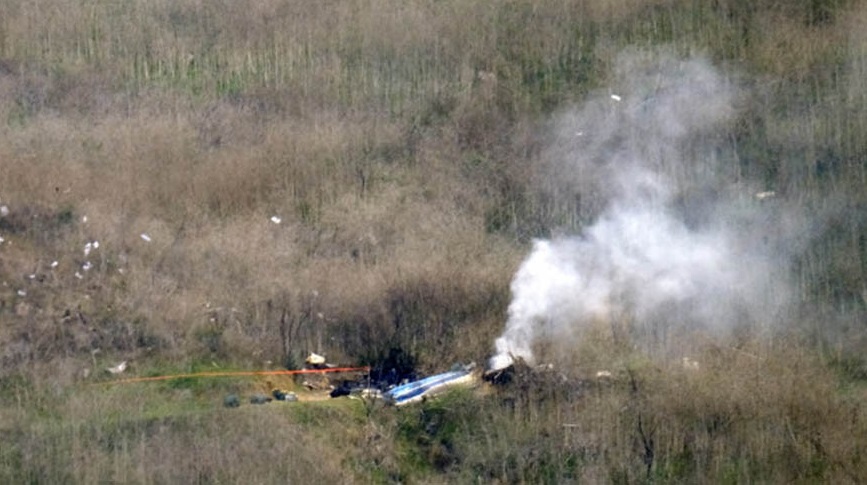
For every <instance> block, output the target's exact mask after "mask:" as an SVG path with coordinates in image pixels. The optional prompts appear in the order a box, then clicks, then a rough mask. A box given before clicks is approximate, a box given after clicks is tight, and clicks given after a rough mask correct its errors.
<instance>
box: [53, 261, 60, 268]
mask: <svg viewBox="0 0 867 485" xmlns="http://www.w3.org/2000/svg"><path fill="white" fill-rule="evenodd" d="M58 264H60V263H58V262H57V261H52V262H51V267H52V268H56V267H57V265H58Z"/></svg>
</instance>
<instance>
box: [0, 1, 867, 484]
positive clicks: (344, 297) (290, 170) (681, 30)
mask: <svg viewBox="0 0 867 485" xmlns="http://www.w3.org/2000/svg"><path fill="white" fill-rule="evenodd" d="M865 25H867V3H865V2H864V1H861V0H810V1H800V2H779V1H765V0H756V1H741V0H715V1H709V2H696V1H689V0H618V1H610V0H569V1H561V2H553V1H529V0H510V1H498V2H488V1H476V0H471V1H458V0H443V1H437V2H429V1H420V0H419V1H417V0H409V1H407V0H404V1H397V0H367V1H356V0H351V1H342V2H330V1H324V2H307V1H292V0H289V1H277V0H265V1H256V2H250V1H236V2H194V1H188V0H180V1H174V2H168V1H154V2H140V1H116V0H108V1H90V0H87V1H71V0H44V1H40V2H32V1H23V0H0V209H2V210H0V238H2V239H0V434H2V435H6V436H11V437H12V441H13V442H14V446H12V447H5V446H4V447H3V448H2V450H0V481H3V482H10V483H11V482H21V481H28V482H48V483H51V482H93V481H128V482H166V481H168V482H197V483H198V482H201V483H204V482H212V481H213V482H221V481H222V482H226V481H229V482H231V481H236V480H242V479H251V480H252V481H255V482H263V483H265V482H272V481H281V480H285V479H286V478H287V477H288V478H290V479H292V480H296V481H300V480H303V479H309V478H314V479H315V478H322V479H324V480H326V481H328V482H339V481H342V482H352V481H360V482H365V483H368V482H371V481H374V482H405V481H419V482H425V481H430V482H439V481H457V482H490V481H499V482H500V483H503V482H509V483H524V482H531V483H538V482H542V483H563V482H570V481H572V482H582V481H583V482H591V483H593V482H609V481H610V482H621V483H625V482H646V483H649V482H666V481H672V482H684V481H685V482H724V483H740V482H753V481H759V482H785V483H791V482H804V481H807V482H811V481H833V482H847V481H848V482H857V481H859V480H860V479H862V477H864V476H867V465H865V464H864V463H863V460H862V459H861V455H862V454H863V452H864V449H863V447H864V443H867V425H865V412H867V408H865V407H864V405H863V402H864V398H865V397H867V360H865V358H864V355H867V354H865V351H867V339H865V336H867V328H865V322H867V190H865V188H867V81H865V80H867V34H865V29H864V26H865ZM623 52H633V53H635V55H636V56H638V57H641V58H642V59H645V60H647V59H651V61H652V59H653V58H654V56H656V55H658V53H659V52H665V53H666V54H665V56H666V58H674V59H691V58H701V59H705V60H706V61H707V62H708V63H709V64H711V65H713V66H714V67H715V68H717V69H718V70H719V71H720V72H721V73H723V75H724V77H725V79H726V81H727V82H728V83H731V85H733V86H737V92H738V95H737V96H735V97H734V99H733V103H732V104H733V106H732V107H731V109H732V113H733V114H732V116H731V117H730V118H729V119H728V120H727V121H726V122H725V123H724V124H723V126H722V127H720V128H719V129H715V130H713V131H712V132H709V133H702V134H700V135H696V139H695V140H693V139H690V140H689V142H690V143H695V144H701V146H702V147H710V149H709V150H707V151H702V152H701V153H702V157H703V158H701V159H697V160H695V161H694V167H696V168H695V170H696V173H697V172H702V173H704V174H706V173H708V172H712V173H713V174H714V177H713V180H714V182H713V183H707V182H706V180H707V178H705V177H703V176H702V177H699V176H697V175H695V174H694V173H692V172H690V171H684V172H677V173H674V172H675V171H674V170H672V173H669V174H668V175H670V176H672V177H674V178H676V179H677V181H678V187H679V193H678V194H677V196H676V197H675V200H676V202H675V204H674V209H673V210H674V211H675V212H677V214H678V216H679V217H681V218H682V219H683V220H684V221H686V224H687V225H688V226H690V227H691V226H696V227H699V226H701V225H702V224H703V223H704V221H705V220H706V218H707V217H708V215H707V213H706V212H705V211H704V208H705V207H709V206H710V205H711V204H710V203H711V202H712V201H714V200H716V199H718V198H721V197H723V196H725V197H732V193H736V194H740V195H738V196H736V197H734V198H735V199H737V200H742V201H744V200H745V201H747V202H748V203H750V204H754V205H756V206H757V207H759V209H758V210H764V211H767V216H766V217H767V224H764V225H763V223H762V220H761V219H760V218H752V219H749V220H744V221H741V220H737V219H735V218H733V219H732V225H735V226H736V225H737V224H742V226H743V227H741V229H742V233H743V234H755V240H754V241H752V242H751V244H755V245H757V246H761V247H763V248H764V249H763V251H765V252H767V253H769V254H779V255H785V256H786V261H787V266H786V273H787V274H790V275H791V276H792V281H793V286H794V288H793V298H792V300H793V301H792V303H791V304H790V305H789V306H788V307H787V314H786V323H785V324H784V325H780V326H776V327H774V328H773V329H771V331H770V332H768V333H769V334H770V335H767V334H761V335H759V334H758V333H757V334H751V333H749V332H746V333H737V334H735V335H734V336H731V337H726V339H724V340H715V339H712V338H708V339H707V340H701V341H700V342H699V343H696V344H694V345H693V348H694V349H697V350H695V353H694V354H691V357H693V358H695V359H696V360H697V361H698V362H699V363H700V367H699V368H691V367H688V366H684V365H681V364H682V362H681V360H680V357H679V356H678V357H677V358H675V359H667V360H666V359H661V360H660V359H654V358H651V357H650V356H648V355H646V354H645V353H643V352H642V351H641V350H639V349H640V348H641V345H639V344H638V343H636V342H634V341H632V340H631V337H634V336H635V335H637V331H634V329H632V327H631V326H637V325H639V324H640V323H641V322H634V321H632V320H631V319H630V317H629V316H628V315H619V316H617V321H614V322H607V323H605V324H602V325H601V326H600V327H599V328H595V327H594V329H593V330H592V331H591V332H589V333H588V335H587V336H586V338H584V339H583V340H582V343H581V344H580V345H577V346H576V348H575V349H574V354H570V355H568V356H562V355H560V356H558V357H557V359H555V360H557V362H556V364H557V365H555V366H554V367H553V369H547V370H541V371H540V370H533V369H530V368H529V367H528V368H526V369H518V370H517V371H516V372H515V373H514V374H513V375H511V377H510V378H509V379H507V382H503V383H501V384H500V385H498V386H494V387H493V388H489V387H484V390H482V391H478V390H477V391H473V392H470V391H466V392H464V391H459V392H455V393H452V394H449V395H447V396H445V397H444V398H442V399H437V400H432V401H430V402H425V403H423V404H421V405H419V406H417V407H412V408H407V409H402V410H400V411H399V412H398V411H394V410H388V409H386V410H380V409H374V408H372V407H371V408H365V409H364V412H361V413H359V412H357V411H358V410H357V409H355V408H346V409H344V408H341V407H339V405H336V406H334V407H329V406H322V407H318V408H317V407H311V408H309V409H305V408H301V407H299V408H298V409H297V410H294V411H291V412H290V413H281V412H276V411H270V410H269V411H263V413H264V414H263V415H260V416H254V415H251V414H249V413H248V414H241V413H236V414H231V412H230V411H227V410H222V409H218V410H217V411H212V410H210V408H208V406H210V404H211V401H209V400H208V399H210V398H209V397H208V392H217V393H219V392H222V391H226V390H229V391H232V392H235V391H237V386H240V384H237V385H236V384H235V383H232V384H226V385H222V384H193V383H190V382H187V381H184V382H182V383H180V384H178V385H176V386H174V387H172V386H168V385H167V386H163V387H158V388H153V390H152V391H149V390H148V389H150V388H146V387H141V388H135V389H133V388H130V389H127V390H121V389H115V390H111V391H105V392H103V390H104V389H105V388H102V387H97V386H93V383H94V382H96V381H100V380H105V379H107V378H108V377H109V375H108V374H107V372H106V368H108V367H110V366H114V365H116V364H117V363H118V362H121V361H129V362H130V368H131V370H130V371H128V372H133V373H136V375H157V374H160V373H166V372H174V371H184V372H189V371H197V370H202V369H213V368H217V367H219V368H221V369H259V368H265V367H269V368H297V367H300V366H301V365H302V363H303V360H304V357H305V356H306V355H308V354H309V353H310V352H317V353H321V354H324V355H327V356H328V358H329V360H330V361H333V362H340V363H345V364H347V365H370V366H372V368H373V373H374V374H376V379H378V380H388V379H393V380H395V381H396V382H399V381H400V380H402V379H406V378H411V377H414V376H422V375H429V374H432V373H436V372H441V371H444V370H445V369H447V368H448V367H449V366H451V365H452V364H453V363H455V362H464V363H465V362H470V361H476V362H479V363H482V362H484V361H485V359H486V358H487V357H489V356H490V354H491V353H492V351H493V342H494V340H495V339H496V337H497V336H498V335H499V334H500V332H501V331H502V330H503V325H504V321H505V319H506V312H507V307H508V305H509V301H510V296H511V294H510V286H509V285H510V281H511V278H512V276H513V274H514V273H515V270H516V269H517V268H518V267H519V265H520V263H521V261H522V259H523V258H524V257H525V256H526V254H527V252H528V250H529V248H530V244H531V241H532V240H533V239H535V238H547V237H552V236H557V235H561V234H578V233H580V231H581V230H582V229H584V228H586V227H587V226H588V225H590V224H591V223H592V222H593V221H594V220H595V218H597V217H598V216H599V215H600V213H601V212H602V210H603V206H604V205H605V203H604V201H605V194H604V193H601V192H599V191H596V190H595V189H593V190H590V189H588V190H584V188H585V187H591V185H589V183H588V185H586V186H585V185H582V184H581V183H578V184H573V183H565V182H564V181H563V180H561V179H566V178H569V177H566V176H564V177H560V176H558V174H552V173H551V171H550V167H551V164H550V159H551V158H552V157H555V156H559V155H557V150H559V149H560V148H561V147H557V143H558V140H559V138H558V136H557V135H555V133H556V132H557V130H558V129H559V127H558V124H557V123H558V121H557V120H560V119H561V118H563V117H565V116H568V113H570V112H574V111H575V109H576V107H578V106H581V105H583V104H585V103H589V102H595V101H594V100H599V99H605V100H609V101H610V99H609V97H610V96H611V95H612V94H616V95H620V96H623V97H624V98H626V97H628V96H631V95H634V96H639V95H640V96H648V99H650V98H651V97H652V96H651V95H652V94H653V89H654V88H653V86H644V87H643V88H644V89H646V90H645V92H643V93H640V94H637V93H635V92H630V91H628V90H624V89H625V88H628V87H630V86H631V85H630V84H629V82H628V80H626V81H624V80H622V79H620V78H618V71H617V70H618V64H617V62H616V59H618V56H619V55H620V54H621V53H623ZM642 56H644V57H642ZM648 69H651V68H648ZM645 74H646V73H645ZM695 109H696V110H701V109H702V106H695ZM696 153H698V152H696ZM666 168H667V167H662V168H661V169H662V170H665V169H666ZM760 193H766V194H772V195H769V196H768V198H767V199H766V200H762V201H760V203H759V202H756V194H760ZM789 221H792V222H791V223H789ZM803 221H808V223H806V224H804V223H802V222H803ZM759 226H762V227H759ZM769 227H774V228H777V229H778V230H779V231H780V232H781V233H784V234H785V238H781V237H776V238H765V237H763V234H766V233H767V231H768V230H769V229H768V228H769ZM795 227H797V230H793V229H792V228H795ZM780 241H784V243H781V242H780ZM648 333H651V332H648ZM601 371H604V372H603V373H602V374H600V373H599V372H601ZM395 375H397V376H398V377H395ZM233 386H236V387H233ZM150 393H152V394H150ZM216 402H219V401H218V400H217V401H216ZM203 403H206V404H205V406H204V407H205V408H206V409H207V410H206V411H202V409H201V408H202V407H203V406H202V404H203ZM217 407H219V406H217ZM239 411H242V412H243V410H239ZM219 413H226V414H225V415H222V414H221V415H220V416H219V417H218V419H217V418H214V419H212V418H213V417H214V415H216V414H219ZM238 416H240V417H238ZM223 419H228V420H229V421H228V422H229V424H228V425H226V426H225V427H223V426H220V425H218V423H219V422H220V421H219V420H223ZM275 423H276V424H275ZM278 433H279V435H278ZM337 436H341V437H342V439H341V438H336V437H337ZM263 443H264V445H263ZM157 444H159V446H156V445H157ZM160 450H162V451H160ZM180 450H183V452H181V451H180ZM288 455H292V459H291V460H290V461H289V462H284V461H281V460H283V457H285V456H288ZM184 456H186V457H187V458H189V459H182V457H184ZM233 456H234V457H238V456H240V457H244V458H245V460H240V461H239V460H236V459H229V458H228V457H233ZM191 457H192V458H191ZM194 458H196V459H194ZM246 458H249V459H246ZM320 459H323V460H327V463H324V464H323V463H321V462H320V461H319V460H320ZM278 462H279V464H275V463H278Z"/></svg>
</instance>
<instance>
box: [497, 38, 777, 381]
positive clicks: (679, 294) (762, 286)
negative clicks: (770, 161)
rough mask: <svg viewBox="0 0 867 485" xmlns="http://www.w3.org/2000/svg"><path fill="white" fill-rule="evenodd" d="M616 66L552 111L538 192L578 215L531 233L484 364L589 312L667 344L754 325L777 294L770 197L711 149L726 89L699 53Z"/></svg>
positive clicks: (726, 117) (726, 109)
mask: <svg viewBox="0 0 867 485" xmlns="http://www.w3.org/2000/svg"><path fill="white" fill-rule="evenodd" d="M617 66H618V67H617V69H616V76H615V77H616V78H617V84H616V85H617V90H616V91H612V92H609V93H598V94H597V95H595V96H592V99H591V100H590V101H589V102H588V103H587V104H586V105H585V106H584V107H583V108H581V109H579V110H576V111H573V112H571V113H569V114H567V115H565V116H563V117H562V118H561V119H559V120H558V122H557V123H556V125H557V129H556V131H557V133H558V134H557V136H556V137H555V138H556V139H555V142H554V143H553V147H552V148H551V150H549V151H548V152H547V153H546V154H545V157H543V158H544V159H545V160H544V161H546V167H547V170H548V171H549V173H548V175H549V177H548V181H549V186H548V189H549V191H550V192H551V193H555V194H557V195H558V197H561V198H566V199H569V198H570V197H571V198H574V199H576V200H580V201H582V203H583V206H584V208H585V209H586V211H589V213H590V216H589V217H590V222H589V223H588V224H586V225H585V226H584V228H583V230H582V231H581V232H580V233H579V234H576V235H571V236H561V237H558V238H554V239H552V240H536V241H534V243H533V248H532V252H531V253H530V255H529V256H528V257H527V259H526V260H525V261H524V262H523V264H522V265H521V267H520V268H519V270H518V271H517V273H516V274H515V276H514V279H513V281H512V284H511V290H512V296H513V299H512V302H511V304H510V305H509V309H508V320H507V322H506V328H505V331H504V333H503V334H502V336H501V337H500V338H498V339H497V341H496V354H495V356H494V357H493V358H492V359H491V362H490V363H489V367H490V368H493V369H497V368H502V367H505V366H506V365H508V364H509V363H511V361H512V358H513V357H520V358H522V359H523V360H525V361H527V362H529V363H533V362H534V360H535V358H536V350H537V349H538V348H540V347H541V348H548V349H554V350H555V351H558V352H561V353H562V352H570V351H571V349H574V348H575V345H576V343H577V342H578V341H579V340H580V338H581V336H582V332H583V330H585V329H586V328H587V327H588V326H589V325H592V324H594V322H606V321H613V320H616V319H621V320H628V321H629V322H631V323H630V325H631V326H632V334H633V335H632V336H633V337H634V338H636V339H638V340H640V341H641V342H640V343H641V344H643V345H646V346H653V345H665V344H666V342H665V341H666V339H669V338H670V335H671V334H684V333H687V332H691V331H702V332H705V333H709V334H715V335H719V334H721V333H725V332H728V331H731V330H732V329H735V328H737V327H740V326H749V327H751V328H757V327H762V326H766V325H769V324H770V323H771V322H772V321H773V320H774V319H775V318H778V317H779V315H780V312H781V310H782V309H783V308H784V307H785V305H786V299H787V295H788V283H787V282H786V281H787V279H786V277H785V266H784V265H781V264H779V260H780V259H782V255H781V254H780V253H779V251H778V248H777V247H776V246H775V243H774V238H775V237H778V236H775V232H774V231H775V229H774V228H773V224H769V222H770V221H769V219H770V217H769V216H768V215H767V214H768V210H769V205H768V204H767V201H764V200H763V199H764V198H757V197H755V194H756V193H757V192H758V191H759V189H757V188H756V187H751V186H748V185H747V184H745V183H744V182H743V181H738V180H735V177H731V176H729V175H727V173H726V171H725V169H724V168H721V165H722V164H721V162H720V159H719V158H720V157H719V156H718V153H719V152H720V149H719V145H720V143H719V141H720V140H721V139H723V138H722V135H723V134H724V132H725V131H724V130H725V128H726V125H727V123H728V122H730V121H731V120H732V119H733V118H734V114H735V110H734V108H733V106H734V105H735V104H736V103H737V101H738V99H739V93H738V90H737V89H736V87H735V86H734V85H733V84H732V83H730V82H728V81H727V79H726V78H725V77H723V76H722V75H721V74H720V73H719V72H718V71H717V70H715V69H714V68H713V67H712V66H711V65H710V64H709V63H708V62H707V61H704V60H702V59H688V60H680V59H676V58H674V57H672V56H669V55H666V54H665V53H658V52H657V53H649V54H648V53H645V54H641V53H634V52H633V53H630V54H627V55H624V56H623V57H622V58H621V59H620V60H619V62H618V63H617ZM612 93H614V94H612Z"/></svg>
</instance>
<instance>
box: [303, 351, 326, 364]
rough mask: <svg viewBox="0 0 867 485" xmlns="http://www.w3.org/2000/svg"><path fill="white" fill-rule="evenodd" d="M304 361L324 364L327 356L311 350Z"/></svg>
mask: <svg viewBox="0 0 867 485" xmlns="http://www.w3.org/2000/svg"><path fill="white" fill-rule="evenodd" d="M304 362H306V363H308V364H310V365H322V364H324V363H325V357H324V356H322V355H319V354H317V353H314V352H310V355H308V356H307V359H305V360H304Z"/></svg>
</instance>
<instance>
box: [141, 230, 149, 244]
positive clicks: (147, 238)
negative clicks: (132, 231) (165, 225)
mask: <svg viewBox="0 0 867 485" xmlns="http://www.w3.org/2000/svg"><path fill="white" fill-rule="evenodd" d="M140 237H141V238H142V241H144V242H151V237H150V236H148V235H147V234H146V233H144V232H143V233H141V236H140Z"/></svg>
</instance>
